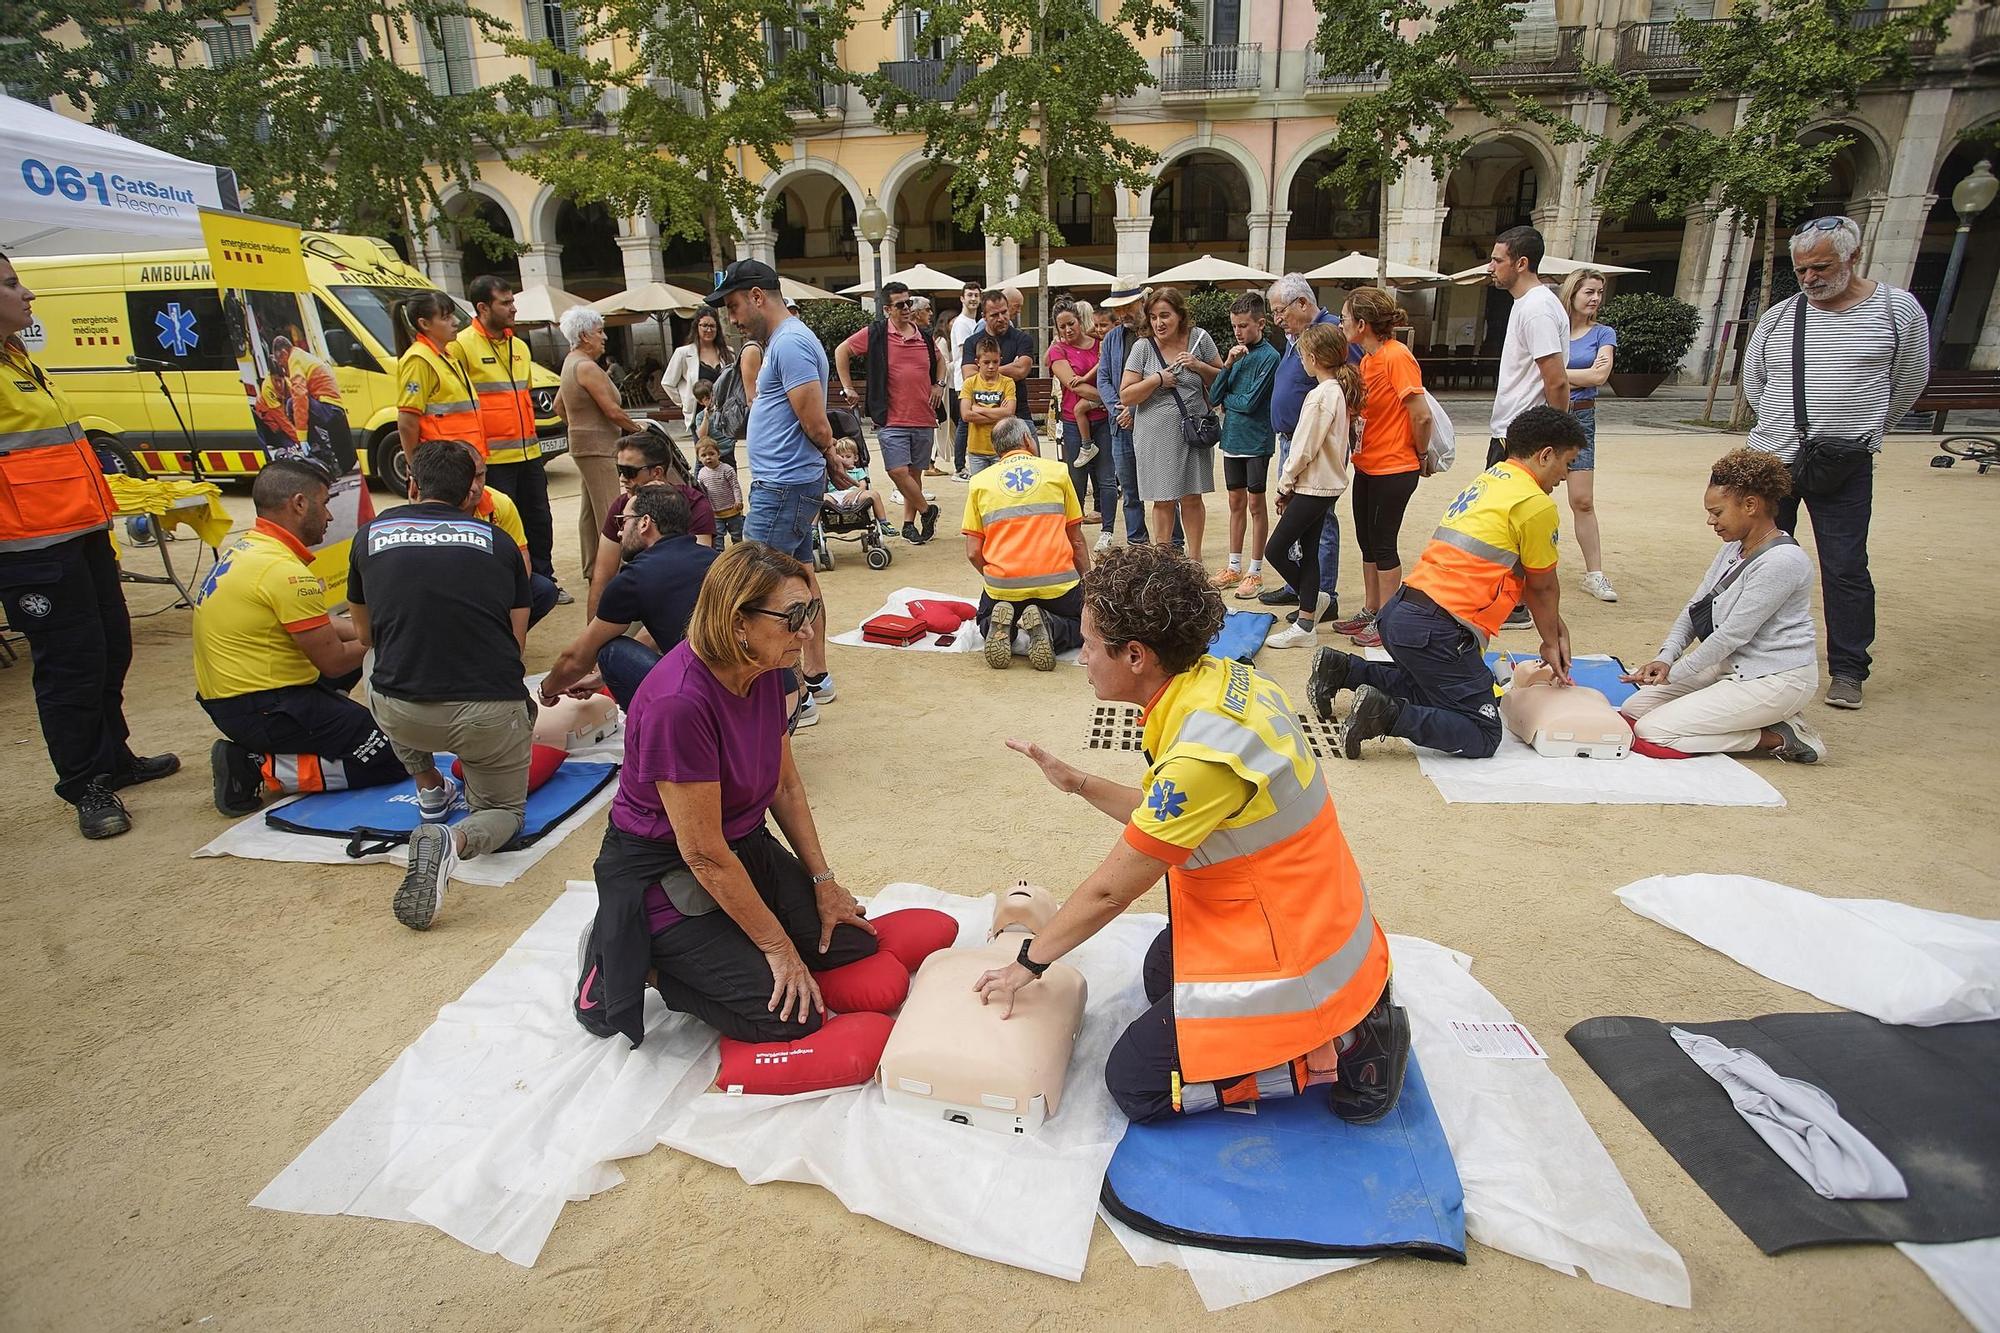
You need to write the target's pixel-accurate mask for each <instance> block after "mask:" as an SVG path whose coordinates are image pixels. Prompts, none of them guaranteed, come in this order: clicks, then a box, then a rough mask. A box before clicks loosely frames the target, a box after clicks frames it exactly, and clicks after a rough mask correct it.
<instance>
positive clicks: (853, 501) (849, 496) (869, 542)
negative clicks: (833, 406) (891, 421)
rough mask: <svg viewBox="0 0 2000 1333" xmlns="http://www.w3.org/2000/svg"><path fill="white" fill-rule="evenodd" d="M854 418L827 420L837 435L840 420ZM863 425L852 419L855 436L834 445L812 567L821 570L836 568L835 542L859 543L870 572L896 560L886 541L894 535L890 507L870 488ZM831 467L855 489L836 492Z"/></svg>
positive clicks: (831, 417)
mask: <svg viewBox="0 0 2000 1333" xmlns="http://www.w3.org/2000/svg"><path fill="white" fill-rule="evenodd" d="M842 416H846V417H852V414H851V413H835V412H829V413H827V417H828V420H829V421H831V422H832V423H833V426H834V429H835V430H836V431H838V430H840V429H841V427H842V425H843V424H845V423H843V422H842V421H841V420H839V418H840V417H842ZM860 424H861V423H860V421H859V419H858V418H854V419H853V425H854V428H855V429H854V431H853V433H852V434H846V433H843V434H841V435H840V437H839V438H837V439H836V440H835V441H834V444H833V458H834V462H833V464H831V465H830V466H829V468H828V471H829V476H828V477H827V488H826V495H825V496H824V497H823V498H822V499H821V500H820V506H819V523H818V524H817V525H816V526H815V527H814V528H813V567H814V568H815V569H820V570H828V569H832V568H833V549H832V548H831V547H830V546H828V545H827V541H828V539H829V538H831V539H832V540H834V541H847V542H852V541H858V542H860V543H861V545H862V547H863V548H864V549H865V550H866V552H867V560H868V567H869V568H870V569H887V568H888V567H889V562H890V561H891V560H893V559H894V558H895V557H894V555H893V553H892V552H891V551H890V550H889V545H888V543H887V542H886V541H885V540H884V538H886V537H889V536H891V535H893V534H894V533H895V531H896V530H895V528H893V527H892V526H890V523H889V511H888V507H887V506H886V505H885V504H884V503H883V502H882V496H881V493H880V492H879V491H876V490H875V489H874V488H872V487H871V486H870V485H869V484H868V445H867V443H866V441H865V440H864V439H863V437H862V434H861V431H860ZM832 467H840V468H844V469H846V472H847V475H848V476H849V477H850V478H851V479H852V480H853V481H854V485H853V486H851V487H849V488H848V489H846V490H840V489H837V488H836V487H835V485H834V481H833V477H832V476H831V475H830V474H831V471H832Z"/></svg>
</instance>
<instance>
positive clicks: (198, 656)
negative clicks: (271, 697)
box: [194, 518, 328, 699]
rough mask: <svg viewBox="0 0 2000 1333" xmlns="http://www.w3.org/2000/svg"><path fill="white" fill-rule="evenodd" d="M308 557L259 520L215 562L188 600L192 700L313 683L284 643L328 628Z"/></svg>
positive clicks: (312, 671)
mask: <svg viewBox="0 0 2000 1333" xmlns="http://www.w3.org/2000/svg"><path fill="white" fill-rule="evenodd" d="M311 559H312V552H311V551H309V550H307V549H306V547H305V546H304V545H302V544H301V543H300V542H299V539H298V538H297V537H294V536H293V535H292V534H291V533H289V532H287V531H285V530H284V529H283V528H281V527H279V526H278V525H277V524H275V523H271V522H268V521H267V520H265V519H261V518H260V519H258V520H257V525H256V526H255V527H253V528H251V529H250V531H248V532H246V533H244V534H243V536H241V537H240V538H238V539H237V540H236V542H235V543H234V544H233V545H231V546H230V547H229V549H228V550H226V551H224V552H222V554H221V555H219V556H217V557H216V560H215V568H214V569H213V570H212V571H210V573H209V576H208V578H207V579H205V580H204V581H203V582H202V585H201V588H200V589H199V590H198V591H197V592H196V593H195V598H194V688H195V692H196V693H197V694H199V695H200V696H201V697H202V698H204V699H231V698H234V697H236V696H237V695H239V694H251V693H254V692H255V691H258V690H276V689H283V688H284V687H286V686H288V685H311V684H313V683H315V682H316V681H318V680H319V668H318V667H316V666H314V665H313V664H312V659H311V658H309V657H307V656H306V655H305V653H304V652H303V651H301V650H300V648H299V645H298V641H297V640H295V639H294V638H292V636H293V635H294V634H298V633H302V632H304V631H306V630H309V629H317V628H318V627H319V626H321V625H324V624H326V623H328V617H327V612H326V584H325V583H324V582H322V581H321V579H320V577H319V576H318V575H317V574H315V573H313V572H312V570H311V569H310V568H308V567H307V561H309V560H311Z"/></svg>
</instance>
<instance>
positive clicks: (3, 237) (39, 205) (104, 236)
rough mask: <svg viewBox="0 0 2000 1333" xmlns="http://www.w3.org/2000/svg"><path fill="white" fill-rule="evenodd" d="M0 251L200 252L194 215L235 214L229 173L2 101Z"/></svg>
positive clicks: (31, 107)
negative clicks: (205, 212)
mask: <svg viewBox="0 0 2000 1333" xmlns="http://www.w3.org/2000/svg"><path fill="white" fill-rule="evenodd" d="M0 181H4V182H6V184H5V185H4V186H0V250H4V251H5V252H7V253H8V254H15V255H65V254H102V253H107V252H113V251H120V250H135V249H145V250H160V249H171V248H176V247H182V246H185V247H188V248H190V249H200V248H202V246H203V244H204V243H203V240H202V233H201V210H202V209H204V208H211V209H223V210H227V211H230V212H235V211H238V209H239V205H238V203H237V199H236V175H235V173H234V172H232V171H230V170H228V169H227V168H218V167H211V166H208V165H206V164H204V163H201V162H191V161H189V160H188V159H186V158H183V157H175V156H174V155H173V154H172V153H163V152H161V151H160V150H159V149H157V148H148V147H147V146H146V145H144V144H142V143H135V142H134V141H133V140H131V139H127V138H125V137H123V136H122V135H117V134H113V133H111V132H110V131H109V130H100V129H98V128H97V127H95V126H93V125H86V124H84V123H82V122H81V121H76V120H71V119H70V118H69V117H68V116H63V115H58V114H57V113H56V112H54V111H51V110H49V109H48V108H47V107H39V106H35V105H33V104H32V103H29V102H23V101H21V100H20V99H19V98H14V97H0Z"/></svg>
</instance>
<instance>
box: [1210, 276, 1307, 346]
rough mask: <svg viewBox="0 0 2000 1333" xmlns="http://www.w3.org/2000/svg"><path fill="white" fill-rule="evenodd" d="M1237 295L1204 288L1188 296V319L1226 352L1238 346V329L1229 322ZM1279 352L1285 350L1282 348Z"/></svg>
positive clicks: (1213, 288)
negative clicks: (1204, 330) (1206, 331)
mask: <svg viewBox="0 0 2000 1333" xmlns="http://www.w3.org/2000/svg"><path fill="white" fill-rule="evenodd" d="M1237 295H1238V293H1236V292H1225V291H1223V290H1222V289H1221V288H1219V287H1203V288H1202V289H1201V290H1200V291H1196V292H1189V293H1188V295H1187V308H1188V318H1189V319H1191V320H1193V321H1194V323H1195V325H1196V326H1197V327H1198V328H1204V329H1207V330H1208V336H1209V337H1211V338H1213V339H1215V345H1216V347H1217V348H1218V349H1220V350H1222V351H1225V352H1226V351H1228V350H1229V349H1230V348H1231V347H1234V346H1235V345H1236V328H1235V326H1234V325H1232V324H1231V323H1230V322H1229V307H1230V306H1232V305H1234V304H1236V297H1237ZM1279 350H1280V351H1283V350H1284V349H1283V347H1282V346H1281V347H1280V348H1279Z"/></svg>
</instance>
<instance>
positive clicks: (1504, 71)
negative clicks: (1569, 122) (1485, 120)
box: [1474, 26, 1585, 84]
mask: <svg viewBox="0 0 2000 1333" xmlns="http://www.w3.org/2000/svg"><path fill="white" fill-rule="evenodd" d="M1584 31H1585V30H1584V29H1583V28H1582V27H1580V26H1579V27H1573V28H1568V27H1566V28H1557V29H1556V49H1555V53H1554V54H1553V55H1549V56H1544V57H1542V58H1540V59H1535V60H1519V59H1514V58H1513V57H1512V56H1509V58H1508V59H1506V60H1504V61H1502V62H1501V63H1500V64H1498V65H1495V66H1494V67H1493V68H1492V69H1486V70H1481V71H1480V72H1479V73H1478V74H1477V75H1475V76H1474V77H1475V79H1476V81H1477V82H1480V83H1509V84H1526V83H1543V82H1561V81H1564V80H1566V79H1567V78H1568V77H1569V76H1570V75H1572V74H1575V73H1577V72H1578V71H1579V70H1581V69H1582V68H1583V37H1584Z"/></svg>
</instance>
